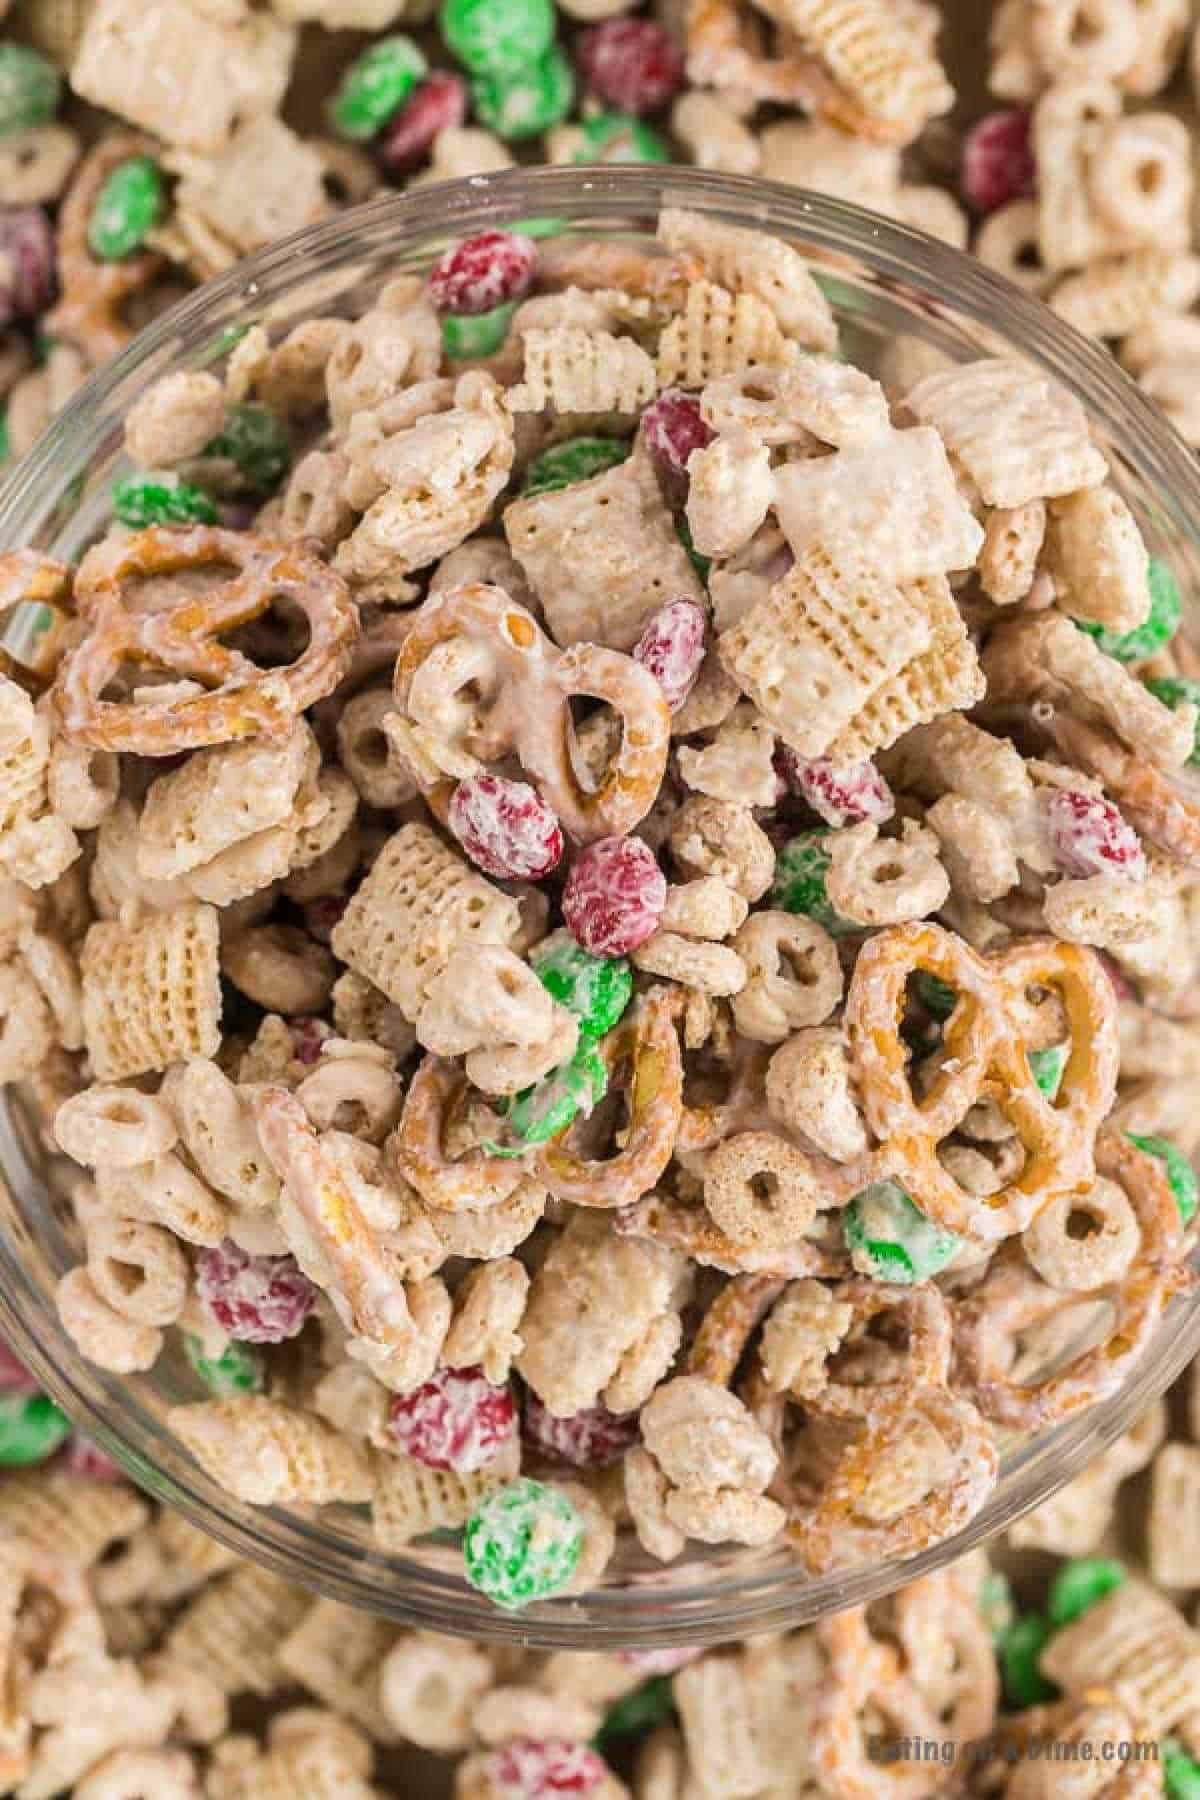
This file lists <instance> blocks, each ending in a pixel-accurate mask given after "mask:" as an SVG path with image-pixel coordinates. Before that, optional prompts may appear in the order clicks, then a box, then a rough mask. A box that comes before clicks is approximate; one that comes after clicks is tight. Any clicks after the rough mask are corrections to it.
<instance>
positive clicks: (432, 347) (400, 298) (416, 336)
mask: <svg viewBox="0 0 1200 1800" xmlns="http://www.w3.org/2000/svg"><path fill="white" fill-rule="evenodd" d="M440 365H441V328H440V326H439V325H438V320H437V314H436V313H435V312H434V310H433V305H432V303H431V301H430V299H429V296H428V294H427V292H426V291H425V284H424V283H423V282H421V281H419V280H418V279H417V278H416V277H415V276H401V277H399V278H398V279H397V280H396V281H394V282H390V283H389V284H388V286H387V287H386V288H385V289H384V292H383V293H382V294H381V295H380V297H379V299H378V301H377V302H376V304H375V305H374V306H373V307H372V308H371V310H370V312H366V313H364V314H363V315H362V317H361V318H360V319H356V320H355V322H354V324H353V325H352V326H351V327H350V328H349V329H348V330H346V331H345V332H344V333H343V334H342V335H341V336H340V337H339V338H338V341H337V343H336V344H335V346H334V348H333V351H332V353H331V355H330V356H329V358H328V361H327V362H326V365H325V390H326V398H327V400H328V404H329V418H330V423H331V424H332V426H333V429H334V432H335V434H337V435H338V436H341V435H343V434H344V433H345V431H346V428H347V426H348V425H349V424H350V421H351V419H352V417H353V416H354V414H355V413H364V412H365V413H372V412H377V411H378V410H379V409H380V408H381V407H382V406H383V405H384V403H385V402H387V401H390V400H391V399H392V398H393V396H395V395H396V394H398V393H399V391H400V389H401V388H403V387H405V386H408V385H411V384H413V383H420V382H425V381H429V380H431V379H432V378H433V377H435V376H436V375H437V373H438V369H439V367H440ZM436 410H440V408H438V409H436ZM415 422H416V421H415V420H410V423H415Z"/></svg>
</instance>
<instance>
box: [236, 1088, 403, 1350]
mask: <svg viewBox="0 0 1200 1800" xmlns="http://www.w3.org/2000/svg"><path fill="white" fill-rule="evenodd" d="M252 1105H253V1108H254V1122H255V1124H256V1125H257V1127H258V1135H259V1138H260V1140H261V1142H262V1147H263V1149H264V1150H265V1151H266V1154H267V1155H268V1157H269V1158H270V1159H271V1163H272V1166H273V1167H274V1169H275V1172H276V1174H277V1175H278V1176H279V1179H280V1181H281V1182H282V1183H283V1191H282V1194H281V1197H280V1202H279V1208H280V1215H281V1218H282V1219H283V1221H284V1223H285V1228H286V1224H287V1220H288V1216H289V1214H292V1215H293V1216H294V1217H295V1218H296V1219H297V1221H298V1224H299V1231H298V1232H297V1234H296V1235H297V1237H298V1238H299V1239H300V1241H301V1242H302V1243H303V1244H305V1245H306V1246H309V1247H311V1249H312V1251H314V1252H315V1254H316V1257H317V1258H318V1260H319V1261H320V1262H321V1263H322V1264H325V1265H326V1270H325V1271H324V1272H323V1273H324V1279H323V1281H322V1285H323V1286H333V1287H336V1288H337V1290H338V1291H339V1293H341V1294H343V1295H344V1296H345V1299H346V1303H347V1305H348V1307H349V1309H350V1312H351V1314H352V1316H353V1322H354V1329H355V1330H356V1331H357V1332H358V1333H360V1334H361V1336H362V1337H364V1338H367V1339H369V1340H370V1341H371V1342H372V1343H376V1344H384V1345H387V1346H388V1347H389V1348H390V1349H401V1348H402V1347H404V1346H406V1345H407V1344H409V1343H410V1342H411V1340H412V1338H413V1337H414V1335H415V1333H416V1326H415V1324H414V1321H413V1318H412V1315H411V1313H410V1311H409V1307H408V1296H407V1294H406V1293H405V1290H404V1283H403V1282H402V1281H401V1279H400V1276H399V1273H398V1271H397V1268H396V1267H395V1265H393V1264H392V1263H391V1261H390V1259H389V1257H388V1255H387V1252H386V1250H385V1249H384V1247H383V1245H382V1244H381V1242H380V1240H379V1237H378V1235H377V1234H376V1232H375V1231H374V1230H373V1229H372V1227H371V1226H370V1225H369V1224H368V1222H367V1220H366V1219H365V1218H364V1216H363V1213H362V1211H361V1209H360V1207H359V1206H358V1205H357V1203H356V1201H355V1199H354V1196H353V1194H352V1193H351V1191H350V1189H349V1187H348V1186H347V1184H346V1182H345V1180H344V1179H343V1177H342V1176H341V1174H340V1173H339V1172H338V1170H337V1168H336V1167H335V1165H334V1163H333V1161H332V1159H331V1158H330V1157H328V1156H327V1155H326V1154H325V1152H324V1151H323V1149H322V1147H321V1141H320V1138H319V1137H318V1136H317V1133H316V1131H315V1130H314V1129H313V1126H312V1125H311V1123H310V1122H309V1118H308V1114H307V1113H306V1112H305V1110H304V1108H303V1106H301V1104H300V1102H299V1100H297V1099H296V1097H295V1095H294V1094H291V1093H289V1092H288V1090H287V1088H284V1087H272V1086H269V1085H265V1086H263V1087H261V1088H259V1089H258V1091H257V1092H256V1093H255V1095H254V1098H253V1101H252ZM289 1235H290V1234H289Z"/></svg>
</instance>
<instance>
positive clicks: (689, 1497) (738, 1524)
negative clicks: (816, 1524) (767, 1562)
mask: <svg viewBox="0 0 1200 1800" xmlns="http://www.w3.org/2000/svg"><path fill="white" fill-rule="evenodd" d="M666 1509H667V1517H668V1519H669V1520H670V1521H671V1523H672V1525H676V1526H678V1527H679V1529H680V1530H681V1531H682V1532H683V1533H684V1535H685V1536H686V1537H690V1538H696V1539H698V1540H699V1542H700V1543H702V1544H747V1545H750V1546H751V1547H759V1546H762V1545H763V1544H769V1543H771V1542H773V1540H774V1539H775V1538H777V1537H778V1536H779V1534H780V1532H781V1531H782V1530H783V1527H784V1525H785V1524H786V1522H787V1513H786V1511H785V1510H784V1508H783V1507H782V1506H781V1505H780V1504H779V1502H778V1501H777V1500H772V1499H770V1498H768V1496H767V1495H766V1494H751V1493H747V1492H746V1491H745V1490H744V1489H742V1488H718V1489H716V1490H714V1491H708V1490H699V1489H691V1488H672V1489H671V1490H670V1492H669V1493H668V1494H667V1500H666Z"/></svg>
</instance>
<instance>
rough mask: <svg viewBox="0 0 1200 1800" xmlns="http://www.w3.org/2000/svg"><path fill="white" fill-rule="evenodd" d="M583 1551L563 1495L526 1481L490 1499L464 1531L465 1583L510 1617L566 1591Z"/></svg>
mask: <svg viewBox="0 0 1200 1800" xmlns="http://www.w3.org/2000/svg"><path fill="white" fill-rule="evenodd" d="M582 1548H583V1520H582V1519H581V1517H580V1516H579V1513H578V1511H577V1510H576V1508H575V1507H574V1506H572V1504H571V1502H570V1500H569V1499H568V1498H567V1496H566V1495H565V1494H564V1493H563V1492H562V1491H561V1490H560V1489H558V1488H555V1487H551V1486H550V1485H549V1484H548V1483H546V1482H543V1481H531V1480H529V1479H528V1478H527V1477H522V1478H521V1479H520V1480H518V1481H513V1482H510V1483H509V1485H508V1486H507V1487H504V1488H501V1489H500V1490H499V1492H498V1493H494V1494H489V1495H488V1497H487V1499H486V1500H484V1501H483V1503H482V1504H481V1505H480V1506H479V1507H477V1508H476V1510H475V1511H474V1512H473V1513H472V1514H471V1517H470V1518H469V1519H468V1520H467V1523H466V1528H465V1530H464V1532H463V1558H464V1561H465V1563H466V1573H467V1580H468V1581H469V1582H470V1583H471V1586H472V1587H473V1588H477V1589H478V1590H479V1592H480V1593H481V1594H483V1595H485V1596H486V1598H487V1599H489V1600H491V1601H492V1602H493V1604H494V1605H496V1606H501V1607H503V1608H504V1609H505V1610H506V1611H509V1612H515V1611H517V1610H519V1608H521V1607H522V1606H528V1605H529V1604H530V1603H531V1602H532V1601H534V1600H544V1599H545V1598H546V1597H547V1596H548V1595H550V1594H556V1593H558V1592H559V1591H560V1590H561V1589H562V1588H564V1587H566V1585H567V1583H568V1582H569V1581H570V1579H571V1577H572V1575H574V1573H575V1570H576V1567H577V1565H578V1563H579V1555H580V1551H581V1550H582Z"/></svg>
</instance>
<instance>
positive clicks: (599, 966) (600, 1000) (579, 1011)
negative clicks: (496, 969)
mask: <svg viewBox="0 0 1200 1800" xmlns="http://www.w3.org/2000/svg"><path fill="white" fill-rule="evenodd" d="M529 961H530V965H531V966H532V969H533V972H534V974H535V975H536V976H537V978H538V980H539V981H540V982H541V984H542V986H543V987H544V988H545V989H546V991H547V993H548V994H550V995H551V997H552V998H553V999H555V1000H557V1001H558V1003H559V1005H560V1006H565V1007H566V1009H567V1011H568V1012H571V1013H574V1015H575V1017H576V1018H577V1019H578V1020H579V1029H580V1031H581V1032H582V1033H585V1034H586V1035H587V1036H588V1037H590V1038H600V1037H603V1036H604V1034H605V1032H606V1031H611V1030H612V1028H613V1026H614V1025H615V1024H616V1022H617V1020H618V1019H619V1018H620V1017H621V1014H622V1013H623V1012H624V1011H625V1008H626V1007H627V1006H628V1005H629V1002H630V1001H631V1000H632V999H633V970H632V969H631V968H630V966H629V963H628V961H627V959H626V958H625V957H623V956H593V955H592V953H591V951H590V950H585V949H584V948H583V946H582V944H577V943H576V942H575V939H574V938H573V937H572V936H571V933H570V932H569V931H555V932H552V933H551V935H550V936H549V937H548V938H543V940H542V942H541V943H540V944H539V945H538V946H537V948H536V949H535V950H534V951H533V952H532V953H531V955H530V958H529Z"/></svg>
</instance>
